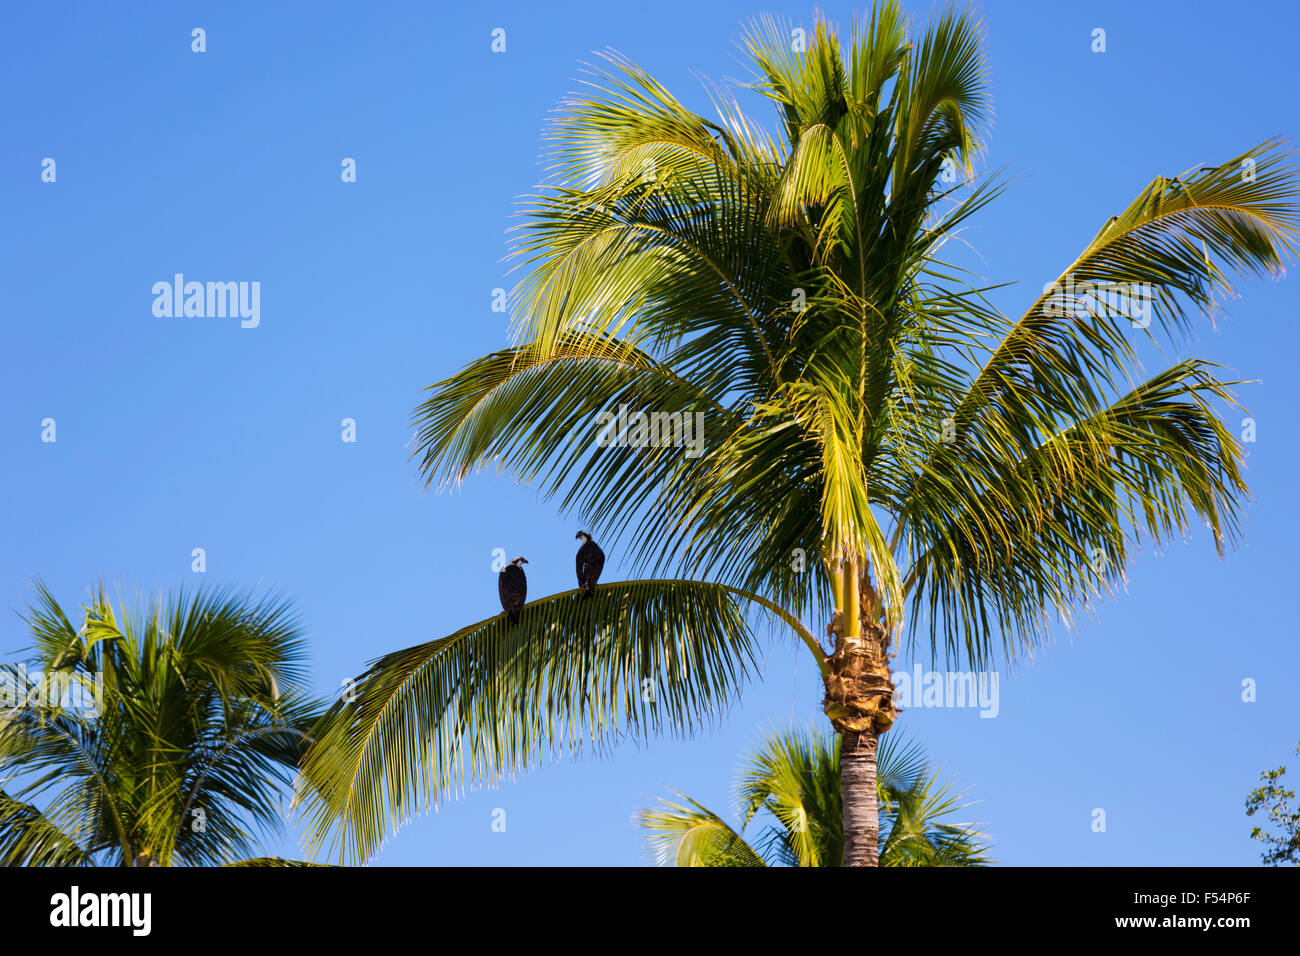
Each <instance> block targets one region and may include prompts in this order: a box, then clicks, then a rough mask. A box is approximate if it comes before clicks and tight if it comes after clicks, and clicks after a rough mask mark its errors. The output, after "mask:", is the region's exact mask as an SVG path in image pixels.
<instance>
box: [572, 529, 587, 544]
mask: <svg viewBox="0 0 1300 956" xmlns="http://www.w3.org/2000/svg"><path fill="white" fill-rule="evenodd" d="M574 537H575V538H577V539H578V540H579V541H581V542H582V543H583V544H586V543H587V542H588V541H590V540H591V535H589V534H587V532H585V531H579V532H578V533H577V534H575V535H574Z"/></svg>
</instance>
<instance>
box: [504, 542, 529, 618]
mask: <svg viewBox="0 0 1300 956" xmlns="http://www.w3.org/2000/svg"><path fill="white" fill-rule="evenodd" d="M527 563H528V559H527V558H515V559H514V560H513V561H511V562H510V563H509V564H507V565H506V566H505V567H504V568H502V569H501V573H500V574H498V575H497V593H498V594H500V595H501V609H502V610H503V611H505V612H506V616H507V617H508V618H510V623H511V624H518V623H519V609H520V608H522V607H523V606H524V601H525V600H526V599H527V598H528V578H527V576H525V574H524V569H523V568H522V567H520V565H523V564H527Z"/></svg>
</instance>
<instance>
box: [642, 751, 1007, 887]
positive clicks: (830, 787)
mask: <svg viewBox="0 0 1300 956" xmlns="http://www.w3.org/2000/svg"><path fill="white" fill-rule="evenodd" d="M876 795H877V800H878V801H879V804H880V818H881V819H880V833H881V836H880V865H881V866H985V865H987V864H988V863H989V859H988V855H987V853H988V843H987V840H986V839H985V837H984V836H983V834H981V833H980V832H979V831H978V830H977V829H976V828H975V827H974V826H973V825H972V824H969V823H961V822H958V821H956V820H954V819H953V817H954V816H955V815H956V814H957V813H958V812H960V811H961V810H962V809H964V808H965V807H966V806H967V804H965V803H963V802H962V795H961V794H960V793H957V792H955V791H954V790H953V785H952V784H951V783H941V782H940V781H939V780H938V779H937V778H936V777H935V776H934V775H933V774H932V773H931V772H930V769H929V761H928V759H927V758H926V756H925V752H924V751H923V750H922V749H921V747H920V745H918V744H916V743H914V742H911V741H908V740H906V739H904V738H900V737H897V736H896V735H893V734H891V735H890V736H889V737H887V738H886V739H885V742H884V743H882V744H881V746H880V755H879V763H878V773H877V777H876ZM679 796H680V797H681V799H682V800H683V801H684V803H676V802H674V801H672V800H665V799H663V798H660V801H659V806H658V807H656V808H653V809H646V810H642V811H641V812H640V813H639V814H638V815H637V822H638V823H639V824H640V826H641V827H642V829H643V830H644V831H645V834H646V842H647V844H648V845H649V847H650V849H651V851H652V853H653V854H654V857H655V859H656V860H657V861H658V862H659V863H660V864H661V865H664V866H746V867H755V866H838V865H839V863H840V860H841V858H842V857H843V853H844V831H843V828H842V823H843V820H842V814H841V801H840V755H839V741H838V740H837V739H836V738H835V737H834V736H833V735H829V734H817V733H810V732H799V731H794V730H787V731H781V732H775V731H773V732H770V733H768V734H766V735H764V737H763V741H762V744H761V745H760V746H759V747H758V748H757V750H755V752H754V753H752V754H751V755H750V756H749V758H748V759H747V760H746V762H745V768H744V771H743V773H742V774H741V776H740V779H739V781H738V782H737V785H736V804H737V813H738V815H739V817H740V818H741V822H742V826H741V830H740V832H737V831H736V830H735V829H733V828H732V827H731V826H730V825H729V824H728V823H727V822H726V821H725V820H724V819H723V818H722V817H720V816H719V815H718V814H716V813H714V812H713V811H712V810H710V809H709V808H708V807H706V806H704V805H703V804H701V803H699V802H698V801H696V800H693V799H691V798H690V797H688V796H686V795H685V794H679ZM764 820H766V821H768V822H767V823H766V825H764V826H761V827H760V826H758V824H759V823H760V822H761V821H764ZM755 831H757V832H756V835H755ZM746 835H749V839H746Z"/></svg>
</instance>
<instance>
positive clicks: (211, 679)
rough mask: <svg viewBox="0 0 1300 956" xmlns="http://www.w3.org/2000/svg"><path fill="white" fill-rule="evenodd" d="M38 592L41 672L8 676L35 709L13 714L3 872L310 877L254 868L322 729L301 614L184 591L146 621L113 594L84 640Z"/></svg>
mask: <svg viewBox="0 0 1300 956" xmlns="http://www.w3.org/2000/svg"><path fill="white" fill-rule="evenodd" d="M35 590H36V598H37V600H36V602H35V604H34V606H33V607H32V608H30V610H29V613H28V615H27V617H26V621H27V623H28V625H29V626H30V628H31V634H32V638H33V644H34V646H33V647H32V648H31V649H32V650H33V651H34V652H35V662H34V666H33V668H32V669H31V671H30V672H29V671H28V670H27V667H26V665H6V666H5V667H4V668H3V669H0V681H6V682H7V686H8V688H9V689H13V690H16V691H17V692H18V693H19V694H21V697H18V698H17V700H15V699H14V698H13V697H11V698H10V699H9V700H8V701H7V702H6V705H5V706H4V708H3V709H0V785H2V786H3V787H4V789H0V862H3V863H4V864H5V865H9V866H82V865H101V866H102V865H112V866H155V865H156V866H172V865H180V864H188V865H204V866H212V865H220V864H232V865H239V866H259V865H264V866H292V865H307V864H299V863H295V862H294V861H286V860H281V859H278V858H275V857H269V858H268V857H253V858H249V857H251V854H252V853H253V852H254V850H255V848H256V841H255V839H254V835H253V831H260V832H262V833H266V832H269V831H271V830H272V829H274V828H275V827H276V826H277V825H278V824H279V822H280V819H281V815H282V797H281V794H282V792H283V788H285V787H286V786H287V784H288V782H289V779H290V776H291V774H292V771H293V768H294V766H295V765H296V764H297V762H298V760H299V759H300V758H301V756H302V753H303V751H304V750H305V748H306V733H307V730H308V729H309V728H310V726H311V724H312V722H313V720H314V719H315V718H316V717H318V716H319V711H318V710H317V709H316V708H314V706H313V704H312V702H311V701H310V700H309V699H308V698H307V697H306V696H305V694H304V692H303V691H304V686H305V685H304V672H303V667H302V660H303V652H304V642H303V640H302V638H301V632H300V630H299V627H298V624H297V622H296V621H295V619H294V617H293V615H292V613H291V609H290V608H289V606H288V605H287V604H285V603H283V602H280V601H277V600H254V599H253V598H252V596H251V595H247V594H237V593H235V592H233V591H230V590H221V591H215V592H205V591H199V592H198V593H196V594H194V595H187V594H186V593H185V592H183V591H182V592H179V593H176V594H173V595H171V596H170V597H168V599H167V600H166V601H165V602H164V601H162V600H156V601H154V602H152V603H150V604H148V605H147V606H146V607H145V608H144V609H143V611H142V612H141V613H139V614H134V613H132V612H131V610H130V609H129V608H127V607H125V606H121V607H120V608H119V609H118V610H115V609H114V608H113V605H112V604H111V603H110V602H109V600H108V599H107V598H106V597H105V596H104V592H103V588H102V587H101V588H100V589H99V590H98V591H97V592H96V593H95V594H94V595H93V596H92V600H91V601H90V603H89V604H88V605H86V606H85V607H84V614H83V617H82V623H81V624H80V626H76V625H74V624H73V623H72V621H71V620H70V619H69V618H68V616H67V614H65V612H64V611H63V609H62V608H61V607H60V606H59V604H58V602H57V601H56V600H55V599H54V596H53V595H52V594H51V593H50V592H49V590H48V589H47V588H46V587H45V585H44V584H42V583H41V582H39V581H38V582H37V583H36V587H35ZM38 674H39V675H40V677H39V680H37V679H35V676H34V675H38ZM51 687H58V688H59V692H57V693H51V692H49V691H48V688H51ZM97 694H98V695H99V696H98V697H97V696H96V695H97ZM13 787H17V789H11V788H13ZM38 803H39V804H41V805H40V806H38Z"/></svg>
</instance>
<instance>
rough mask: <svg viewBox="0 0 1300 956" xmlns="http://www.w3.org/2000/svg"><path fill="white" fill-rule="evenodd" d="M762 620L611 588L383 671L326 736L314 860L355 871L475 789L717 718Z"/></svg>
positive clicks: (723, 599) (698, 591) (751, 604)
mask: <svg viewBox="0 0 1300 956" xmlns="http://www.w3.org/2000/svg"><path fill="white" fill-rule="evenodd" d="M749 610H771V611H774V612H779V609H775V608H773V607H770V606H769V605H768V604H767V602H764V601H763V600H762V599H759V598H755V597H754V596H751V595H747V594H745V593H743V592H740V591H737V590H735V589H731V588H727V587H723V586H721V585H717V584H706V583H700V582H694V581H673V580H668V581H656V580H648V581H626V582H617V583H611V584H601V585H600V586H599V587H597V588H596V591H595V594H594V595H593V596H591V597H590V598H585V599H584V598H583V596H582V594H581V592H579V591H577V590H573V591H566V592H563V593H561V594H557V595H552V596H549V597H546V598H542V599H540V600H537V601H531V602H529V603H528V604H526V605H525V606H524V608H523V610H522V612H521V614H520V619H519V622H518V624H517V625H511V624H510V623H509V622H508V620H507V619H506V617H505V615H503V614H501V615H497V616H495V617H492V618H489V619H487V620H485V621H480V622H479V623H477V624H472V625H469V626H468V627H465V628H462V629H460V630H459V631H457V632H455V633H454V634H451V635H449V636H448V637H445V638H442V639H440V640H436V641H431V642H429V643H427V644H421V645H418V646H416V647H412V648H408V649H405V650H401V651H396V652H394V653H392V654H389V655H387V656H385V657H383V658H380V659H379V660H378V661H377V662H375V664H374V665H373V666H372V667H371V668H370V670H369V671H367V672H366V673H365V674H364V675H362V677H361V678H360V679H359V681H358V684H357V687H356V695H355V700H352V701H347V700H342V701H340V702H338V703H336V704H335V705H334V706H333V707H332V708H331V709H330V710H329V712H327V714H326V715H325V718H324V720H323V722H322V724H321V725H320V726H319V727H318V728H317V729H316V730H315V731H314V738H315V741H314V743H313V745H312V747H311V750H310V751H309V753H308V755H307V759H306V761H305V763H304V765H303V773H302V784H301V786H300V791H299V797H298V799H299V800H301V801H305V803H306V806H307V812H308V816H309V818H310V821H311V835H310V845H311V847H312V850H313V852H315V851H317V850H319V849H321V848H322V847H323V846H324V844H325V843H326V841H327V840H330V839H331V837H332V838H333V840H334V843H335V844H336V845H337V848H338V853H339V856H340V858H343V859H346V858H353V859H356V860H367V859H369V858H370V857H371V856H372V855H373V854H374V853H375V852H376V851H377V850H378V849H379V847H380V845H381V843H382V841H383V839H384V837H385V836H386V835H387V834H388V833H389V832H391V831H392V829H394V828H395V827H397V826H400V825H401V824H402V823H403V822H405V821H406V820H407V819H409V818H410V816H411V815H412V814H413V813H415V812H417V811H418V810H420V809H422V808H423V807H425V806H427V805H429V804H434V803H436V802H437V801H438V800H439V799H440V798H442V797H443V796H444V795H445V794H447V793H448V792H453V791H458V790H461V789H463V788H464V787H465V786H466V784H467V783H468V784H469V785H475V784H494V783H496V782H497V781H498V780H499V779H500V778H501V777H502V776H504V775H512V774H514V773H516V772H518V771H520V770H522V769H524V768H526V767H529V766H532V765H534V764H536V763H537V762H538V761H540V760H542V759H545V758H546V757H548V756H550V755H553V754H554V753H556V752H558V751H559V750H560V748H578V747H580V746H581V745H582V744H583V743H584V742H586V743H587V744H588V745H589V746H591V747H593V748H595V749H596V750H601V749H604V748H607V747H609V746H611V745H612V744H614V743H615V742H617V741H618V740H620V739H621V738H623V737H624V736H626V735H635V736H646V735H649V734H653V733H657V732H660V731H663V730H669V731H674V732H679V733H685V732H688V731H690V730H691V729H693V728H695V727H697V726H699V725H701V724H703V723H705V722H707V721H709V720H711V719H713V718H714V717H715V716H716V715H717V714H718V713H719V712H721V711H722V710H724V709H725V708H726V707H727V706H728V705H729V704H730V703H731V702H732V701H734V700H735V699H736V696H737V694H738V693H739V690H740V687H741V685H742V682H743V681H744V679H745V676H746V674H747V668H748V667H749V666H751V665H752V664H753V662H754V661H755V660H756V645H755V643H754V637H753V634H752V631H751V628H750V625H749V623H748V621H747V618H746V611H749ZM777 616H778V617H780V616H781V615H780V614H779V613H778V615H777ZM783 620H784V623H785V624H787V625H789V626H792V627H798V628H799V629H800V630H802V626H801V625H799V624H798V622H797V621H794V620H793V619H789V618H788V617H785V618H783ZM807 639H808V640H811V638H810V637H809V638H807ZM467 770H468V774H467V773H466V771H467Z"/></svg>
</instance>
